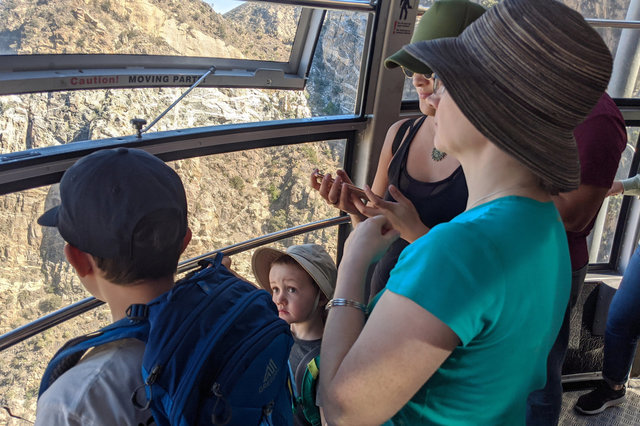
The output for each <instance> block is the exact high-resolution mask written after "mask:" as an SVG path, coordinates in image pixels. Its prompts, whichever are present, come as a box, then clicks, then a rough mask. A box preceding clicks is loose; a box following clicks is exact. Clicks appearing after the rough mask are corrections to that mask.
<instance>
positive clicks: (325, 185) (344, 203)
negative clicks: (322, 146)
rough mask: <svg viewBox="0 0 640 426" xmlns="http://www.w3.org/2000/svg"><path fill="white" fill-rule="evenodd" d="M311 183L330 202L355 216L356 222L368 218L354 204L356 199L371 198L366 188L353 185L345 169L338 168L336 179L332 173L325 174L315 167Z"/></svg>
mask: <svg viewBox="0 0 640 426" xmlns="http://www.w3.org/2000/svg"><path fill="white" fill-rule="evenodd" d="M310 183H311V186H312V187H313V188H314V189H316V190H317V191H318V192H319V193H320V196H321V197H322V198H324V200H325V201H326V202H327V203H328V204H331V205H332V206H335V207H337V208H339V209H340V210H342V211H344V212H347V213H349V214H351V215H353V216H355V217H356V218H357V219H358V220H356V222H360V221H361V220H364V219H366V218H365V217H364V216H363V215H362V214H361V213H360V212H359V211H358V209H357V208H356V206H355V205H354V200H356V199H359V200H362V201H368V200H369V199H368V198H367V195H366V193H365V192H364V190H362V189H360V188H358V187H357V186H355V185H353V182H351V179H350V178H349V176H348V175H347V173H346V172H345V171H344V170H338V171H337V172H336V177H335V179H334V178H333V177H332V176H331V174H329V173H327V174H326V175H325V174H323V173H321V172H320V171H318V169H315V170H314V171H313V173H311V182H310ZM362 201H360V202H361V203H362Z"/></svg>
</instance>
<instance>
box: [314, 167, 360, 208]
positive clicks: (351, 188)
mask: <svg viewBox="0 0 640 426" xmlns="http://www.w3.org/2000/svg"><path fill="white" fill-rule="evenodd" d="M315 175H316V182H318V183H319V184H321V183H322V179H323V178H324V174H322V172H316V173H315ZM334 180H335V179H333V178H331V183H333V182H334ZM346 185H347V188H349V191H351V192H352V193H354V194H356V195H357V196H358V198H360V199H362V200H364V201H369V198H368V197H367V194H366V193H365V192H364V189H362V188H358V187H357V186H355V185H352V184H350V183H347V184H346Z"/></svg>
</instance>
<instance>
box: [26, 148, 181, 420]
mask: <svg viewBox="0 0 640 426" xmlns="http://www.w3.org/2000/svg"><path fill="white" fill-rule="evenodd" d="M60 199H61V202H60V205H59V206H56V207H54V208H52V209H50V210H48V211H47V212H45V213H44V214H43V215H42V216H41V217H40V218H39V219H38V223H39V224H40V225H43V226H51V227H56V228H57V229H58V231H59V232H60V235H61V236H62V238H63V239H64V240H65V242H66V245H65V248H64V254H65V256H66V258H67V260H68V261H69V263H70V264H71V266H73V268H74V270H75V271H76V273H77V275H78V277H79V278H80V281H81V282H82V284H83V286H84V287H85V288H86V289H87V291H89V292H90V293H91V294H92V295H93V296H95V297H96V298H97V299H99V300H102V301H104V302H106V303H107V304H108V306H109V309H110V310H111V316H112V319H113V321H114V322H115V321H117V320H119V319H121V318H124V317H125V315H126V309H127V308H128V307H129V306H130V305H131V304H134V303H139V304H145V303H148V302H150V301H151V300H153V299H155V298H156V297H158V296H160V295H161V294H163V293H165V292H167V291H169V290H170V289H171V288H172V287H173V285H174V274H175V272H176V269H177V265H178V259H179V257H180V255H181V254H182V252H183V251H184V249H185V248H186V246H187V244H188V243H189V241H190V240H191V231H190V230H189V227H188V225H187V200H186V196H185V192H184V187H183V185H182V181H181V180H180V177H179V176H178V175H177V174H176V172H175V171H173V169H171V168H170V167H169V166H167V165H166V164H165V163H164V162H163V161H161V160H160V159H158V158H156V157H154V156H153V155H151V154H149V153H147V152H145V151H142V150H139V149H127V148H116V149H110V150H102V151H97V152H94V153H92V154H90V155H88V156H86V157H84V158H82V159H80V160H79V161H78V162H76V163H75V164H74V165H73V166H72V167H70V168H69V169H68V170H67V171H66V172H65V174H64V176H63V177H62V180H61V181H60ZM143 353H144V344H143V343H142V342H140V341H138V340H136V339H122V340H117V341H115V342H111V343H107V344H104V345H101V346H98V347H95V348H93V349H91V350H90V351H88V352H87V353H86V354H85V355H84V356H83V357H82V359H81V360H80V361H79V362H78V363H77V364H76V365H75V366H74V367H72V368H70V369H69V370H67V371H66V372H64V373H63V374H62V375H60V376H59V377H58V378H57V379H56V380H55V382H54V383H53V384H52V385H51V387H49V388H48V389H47V390H46V391H45V392H44V393H43V394H42V395H41V396H40V398H39V400H38V408H37V413H36V425H39V424H48V425H51V424H148V423H147V422H148V421H150V420H151V419H152V416H151V411H150V410H148V409H147V410H139V409H137V408H135V407H134V406H133V404H132V403H131V395H132V393H133V392H134V390H135V389H137V388H138V387H140V386H141V385H143V382H142V375H141V365H142V356H143Z"/></svg>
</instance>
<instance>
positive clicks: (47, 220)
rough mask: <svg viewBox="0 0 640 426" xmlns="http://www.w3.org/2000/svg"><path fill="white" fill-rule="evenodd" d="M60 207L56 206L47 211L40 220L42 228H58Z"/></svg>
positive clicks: (39, 223)
mask: <svg viewBox="0 0 640 426" xmlns="http://www.w3.org/2000/svg"><path fill="white" fill-rule="evenodd" d="M59 209H60V206H55V207H54V208H52V209H49V210H47V211H46V212H44V213H43V214H42V216H40V217H39V218H38V225H41V226H58V210H59Z"/></svg>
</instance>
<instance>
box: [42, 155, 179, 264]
mask: <svg viewBox="0 0 640 426" xmlns="http://www.w3.org/2000/svg"><path fill="white" fill-rule="evenodd" d="M60 200H61V202H60V205H59V206H56V207H54V208H52V209H50V210H48V211H46V212H45V213H44V214H43V215H42V216H40V218H39V219H38V224H40V225H43V226H53V227H56V228H58V231H59V232H60V235H61V236H62V238H64V240H65V241H66V242H68V243H69V244H71V245H72V246H74V247H76V248H78V249H80V250H82V251H84V252H86V253H89V254H92V255H94V256H97V257H103V258H108V259H114V258H125V259H129V258H131V257H132V254H133V253H132V251H133V244H134V241H133V235H134V230H135V228H136V226H137V224H138V222H140V220H141V219H143V218H144V217H145V216H147V215H149V214H151V213H155V212H159V211H162V214H165V212H166V215H168V216H167V217H169V218H170V219H171V220H173V219H174V218H175V220H176V221H178V223H179V224H180V228H179V229H180V231H181V234H180V235H185V234H186V232H187V197H186V195H185V192H184V187H183V185H182V181H181V180H180V177H179V176H178V174H177V173H176V172H175V171H174V170H173V169H172V168H171V167H169V166H167V165H166V164H165V163H164V162H163V161H162V160H160V159H159V158H156V157H154V156H153V155H151V154H149V153H147V152H145V151H142V150H140V149H128V148H116V149H106V150H102V151H96V152H94V153H92V154H90V155H87V156H86V157H83V158H81V159H80V160H78V161H77V162H76V163H75V164H74V165H73V166H71V167H70V168H69V169H68V170H67V171H66V172H65V173H64V175H63V176H62V180H61V181H60Z"/></svg>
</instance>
